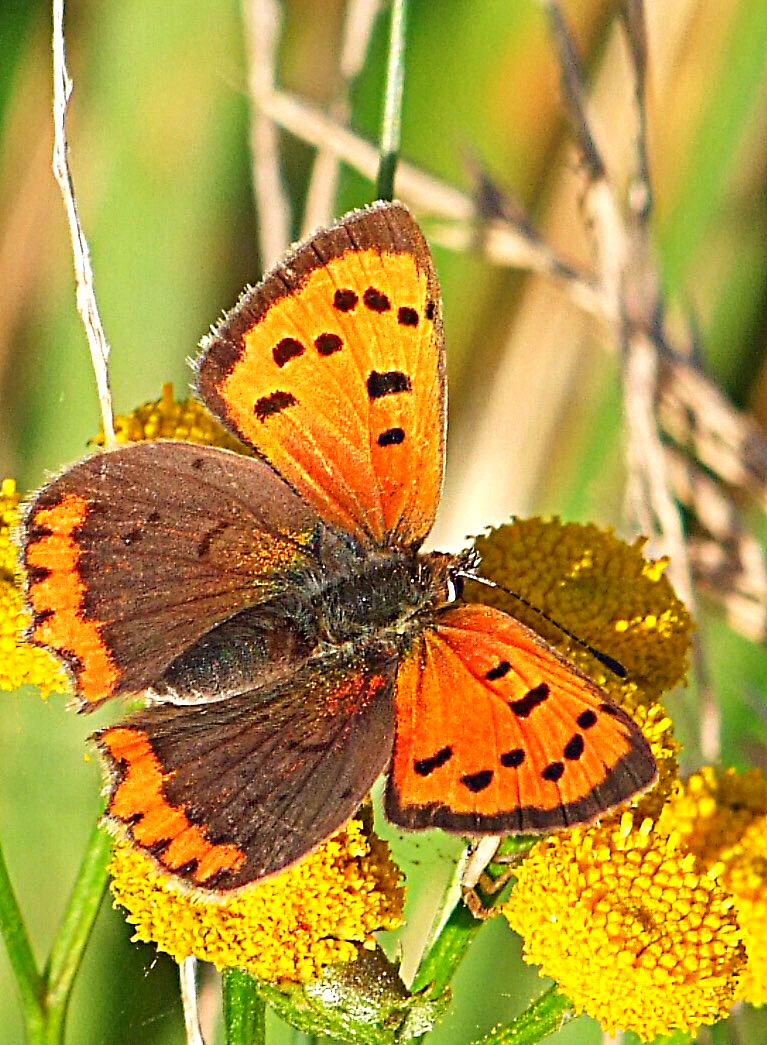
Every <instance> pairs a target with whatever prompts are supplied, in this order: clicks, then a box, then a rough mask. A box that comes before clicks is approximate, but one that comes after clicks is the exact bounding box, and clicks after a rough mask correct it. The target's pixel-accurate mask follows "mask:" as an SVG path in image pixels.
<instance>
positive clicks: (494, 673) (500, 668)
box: [485, 660, 511, 682]
mask: <svg viewBox="0 0 767 1045" xmlns="http://www.w3.org/2000/svg"><path fill="white" fill-rule="evenodd" d="M510 671H511V664H509V662H508V660H500V661H498V663H497V664H496V665H495V667H494V668H490V670H489V671H487V672H485V678H486V679H487V680H488V682H495V681H496V680H497V679H502V678H503V677H504V676H505V675H508V673H509V672H510Z"/></svg>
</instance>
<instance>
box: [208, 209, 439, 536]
mask: <svg viewBox="0 0 767 1045" xmlns="http://www.w3.org/2000/svg"><path fill="white" fill-rule="evenodd" d="M203 348H204V351H203V354H202V356H201V358H200V361H199V363H198V375H199V376H198V388H199V392H200V395H201V396H202V398H203V399H204V400H205V401H206V402H207V404H208V405H209V406H210V407H211V409H212V410H213V411H214V412H215V413H216V414H217V415H218V416H220V417H221V418H223V419H224V421H225V423H226V424H228V425H229V427H230V428H231V429H232V431H234V432H235V433H236V434H237V435H238V436H239V437H240V438H241V439H243V440H244V441H245V442H246V443H249V444H250V445H251V446H253V447H255V448H256V449H257V450H258V451H259V452H260V453H261V454H263V456H264V457H265V458H266V459H267V460H268V461H270V462H271V464H272V465H273V466H274V467H275V468H276V469H277V470H278V471H279V472H280V474H281V475H282V476H283V477H284V478H285V479H287V480H288V482H289V483H290V484H291V485H292V486H293V487H294V488H295V489H296V490H297V491H299V493H301V494H302V496H304V497H305V498H306V499H307V500H308V501H309V502H310V503H311V504H312V505H313V506H314V507H315V508H316V509H317V511H318V512H319V513H320V514H321V515H322V517H323V518H324V519H325V520H327V521H328V522H330V523H331V524H334V525H336V526H338V527H340V528H341V529H343V530H345V531H347V532H348V533H350V534H352V535H354V536H355V537H357V538H358V539H360V540H362V541H364V542H370V541H372V542H374V543H377V544H387V543H398V544H404V545H406V546H410V545H414V544H418V543H420V541H421V540H423V538H424V536H425V535H426V534H427V533H428V531H429V530H430V529H431V526H432V523H433V521H434V515H435V513H436V508H437V503H438V500H439V494H440V489H441V484H442V471H443V457H444V438H445V372H444V358H443V356H444V353H443V344H442V329H441V318H440V297H439V287H438V284H437V278H436V274H435V271H434V266H433V263H432V260H431V256H430V253H429V249H428V247H427V245H426V242H425V240H424V238H423V235H422V233H421V231H420V230H419V228H418V226H417V225H416V223H415V221H414V220H413V218H412V216H411V215H410V213H409V212H408V211H407V210H406V209H405V208H404V207H402V206H400V205H398V204H388V205H378V206H374V207H371V208H368V209H367V210H362V211H355V212H353V213H352V214H350V215H348V216H347V217H346V218H344V219H343V220H342V221H341V222H339V223H338V224H337V225H334V226H332V227H331V228H329V229H326V230H324V231H320V232H318V233H317V234H315V236H313V237H312V239H311V240H309V241H308V242H306V243H304V244H302V245H301V246H299V247H298V248H297V249H296V250H295V251H294V252H293V253H292V254H291V255H289V256H288V257H287V259H286V260H285V261H284V262H283V263H282V264H281V265H280V266H279V267H278V268H277V269H275V270H274V272H272V273H271V274H270V275H268V276H267V277H266V279H265V280H264V281H263V283H261V284H260V285H259V286H257V287H256V288H254V289H252V290H250V291H248V292H247V293H246V294H245V295H243V297H242V298H241V300H240V301H239V303H238V304H237V306H236V307H235V308H234V309H233V310H232V311H231V312H230V313H229V314H228V315H227V316H226V317H225V318H224V320H223V321H222V322H221V323H220V324H219V325H218V326H217V327H216V328H215V329H214V331H213V334H212V335H211V337H209V338H208V339H207V340H206V342H205V344H204V346H203Z"/></svg>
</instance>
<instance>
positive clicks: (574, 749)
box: [562, 733, 586, 762]
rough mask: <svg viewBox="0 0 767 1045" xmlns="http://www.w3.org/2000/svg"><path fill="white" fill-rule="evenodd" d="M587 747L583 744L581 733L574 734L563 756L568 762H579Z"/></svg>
mask: <svg viewBox="0 0 767 1045" xmlns="http://www.w3.org/2000/svg"><path fill="white" fill-rule="evenodd" d="M585 748H586V745H585V744H584V742H583V737H582V736H581V735H580V733H574V734H573V736H572V737H570V739H569V740H568V741H567V743H566V744H565V750H564V751H563V752H562V754H563V755H564V756H565V758H566V759H567V761H568V762H577V761H578V759H579V758H580V757H581V755H582V754H583V752H584V750H585Z"/></svg>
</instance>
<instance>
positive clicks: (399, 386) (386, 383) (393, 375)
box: [367, 370, 412, 399]
mask: <svg viewBox="0 0 767 1045" xmlns="http://www.w3.org/2000/svg"><path fill="white" fill-rule="evenodd" d="M411 388H412V385H411V383H410V378H409V377H408V375H407V374H403V372H402V371H401V370H386V371H384V372H383V373H380V372H379V371H378V370H371V372H370V374H369V375H368V380H367V389H368V397H369V398H370V399H382V398H383V397H384V396H391V395H397V394H398V393H400V392H409V391H410V390H411Z"/></svg>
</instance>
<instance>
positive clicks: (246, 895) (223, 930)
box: [111, 820, 404, 983]
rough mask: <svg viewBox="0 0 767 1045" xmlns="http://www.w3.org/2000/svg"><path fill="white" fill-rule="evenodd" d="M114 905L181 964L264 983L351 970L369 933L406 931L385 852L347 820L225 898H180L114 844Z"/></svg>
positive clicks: (140, 859) (148, 864) (133, 853)
mask: <svg viewBox="0 0 767 1045" xmlns="http://www.w3.org/2000/svg"><path fill="white" fill-rule="evenodd" d="M111 871H112V875H113V881H112V893H113V895H114V899H115V902H116V903H117V904H119V905H120V906H121V907H123V908H125V910H126V911H127V917H128V920H129V921H130V922H131V923H132V924H133V925H135V926H136V933H135V936H134V939H137V940H145V941H149V942H154V943H155V944H156V945H157V946H158V947H159V948H160V950H162V951H166V952H167V953H168V954H170V955H172V956H173V957H174V958H175V959H176V961H182V960H183V959H184V958H187V957H189V956H190V955H196V956H197V957H198V958H201V959H203V960H204V961H208V962H212V963H213V964H214V965H216V966H217V967H218V968H220V969H221V968H227V967H229V968H231V967H235V968H241V969H246V970H248V971H249V972H251V973H252V974H253V975H254V976H257V977H259V978H260V979H262V980H267V981H269V982H273V983H274V982H291V981H292V982H306V981H308V980H311V979H313V978H315V977H316V976H318V975H319V974H320V973H321V971H322V969H323V968H324V967H325V966H328V965H333V964H337V963H342V962H350V961H354V959H355V958H356V957H357V954H358V950H359V948H360V947H361V946H362V947H367V948H369V947H372V946H374V940H373V935H372V934H373V933H374V932H376V931H378V930H380V929H392V928H396V927H397V926H398V925H400V924H401V922H402V906H403V900H404V894H403V889H402V887H401V885H400V882H399V877H400V876H399V871H398V869H397V868H396V866H395V865H394V864H393V863H392V862H391V859H390V857H389V850H388V847H387V846H386V844H385V843H384V842H383V841H381V840H380V839H379V838H377V837H376V836H375V835H374V834H372V833H370V834H369V835H368V834H366V833H365V830H364V828H363V824H362V822H361V821H360V820H351V821H349V823H348V824H346V826H345V827H343V828H341V829H340V830H339V831H337V832H336V833H335V834H334V835H333V836H332V837H331V838H329V839H328V841H327V842H325V843H324V844H323V845H322V846H321V847H320V848H319V849H318V850H317V851H316V852H314V853H312V854H310V855H309V856H307V857H305V858H304V859H303V860H301V861H300V862H299V863H297V864H295V865H294V866H293V867H290V868H288V869H287V870H286V871H283V872H282V873H281V874H279V875H275V876H274V877H272V878H269V879H267V880H266V881H263V882H260V883H258V884H257V885H254V886H250V887H248V888H246V889H242V890H239V891H238V892H237V893H235V894H232V895H228V896H225V898H224V899H223V900H222V899H215V898H212V899H209V900H208V899H205V897H204V894H200V895H195V894H191V893H188V892H186V893H185V892H182V891H179V888H178V886H177V885H176V884H175V883H174V882H173V880H172V879H170V878H168V876H167V875H164V874H162V873H161V872H159V871H158V870H157V868H156V865H155V864H154V863H153V862H152V860H151V859H150V858H149V857H148V856H146V855H144V854H143V853H140V852H139V851H137V850H135V849H133V848H132V847H130V846H128V845H126V844H123V843H119V844H118V845H117V846H116V848H115V853H114V857H113V861H112V867H111Z"/></svg>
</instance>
